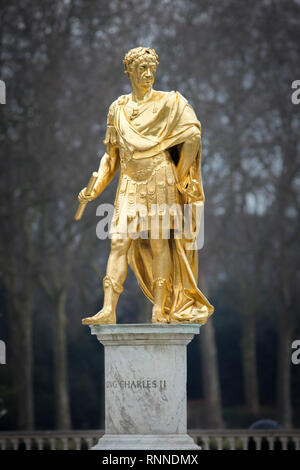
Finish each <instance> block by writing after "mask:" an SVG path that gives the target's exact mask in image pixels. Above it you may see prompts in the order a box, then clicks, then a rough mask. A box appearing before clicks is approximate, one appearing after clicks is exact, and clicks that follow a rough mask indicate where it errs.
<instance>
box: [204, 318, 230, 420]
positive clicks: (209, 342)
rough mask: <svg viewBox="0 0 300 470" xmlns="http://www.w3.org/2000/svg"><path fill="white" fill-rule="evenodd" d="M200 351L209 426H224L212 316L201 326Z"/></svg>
mask: <svg viewBox="0 0 300 470" xmlns="http://www.w3.org/2000/svg"><path fill="white" fill-rule="evenodd" d="M199 341H200V351H201V362H202V371H203V372H202V376H203V388H204V398H205V403H207V406H208V410H207V419H208V425H209V427H211V428H213V429H219V428H222V427H223V426H224V424H223V419H222V403H221V392H220V383H219V374H218V357H217V348H216V341H215V332H214V324H213V320H212V318H210V319H209V320H208V322H207V323H206V325H204V326H202V327H201V328H200V336H199Z"/></svg>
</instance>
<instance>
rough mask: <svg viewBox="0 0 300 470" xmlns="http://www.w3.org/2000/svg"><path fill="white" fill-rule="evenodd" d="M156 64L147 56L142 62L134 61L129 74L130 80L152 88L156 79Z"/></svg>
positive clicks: (137, 84) (141, 86)
mask: <svg viewBox="0 0 300 470" xmlns="http://www.w3.org/2000/svg"><path fill="white" fill-rule="evenodd" d="M155 72H156V64H155V62H154V61H152V60H151V59H147V58H146V57H145V59H144V60H141V61H140V62H134V63H133V65H132V69H131V72H130V74H129V77H130V80H131V81H132V83H134V84H135V85H136V86H138V87H139V88H144V89H145V88H146V89H147V88H151V87H152V85H153V83H154V80H155Z"/></svg>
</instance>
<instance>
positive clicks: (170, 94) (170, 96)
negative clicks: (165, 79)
mask: <svg viewBox="0 0 300 470" xmlns="http://www.w3.org/2000/svg"><path fill="white" fill-rule="evenodd" d="M154 93H155V95H156V98H157V99H158V100H165V101H166V102H169V103H174V102H176V101H182V102H184V103H187V99H186V98H185V97H184V96H182V94H181V93H179V91H176V90H172V91H155V92H154Z"/></svg>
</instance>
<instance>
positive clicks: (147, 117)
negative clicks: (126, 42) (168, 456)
mask: <svg viewBox="0 0 300 470" xmlns="http://www.w3.org/2000/svg"><path fill="white" fill-rule="evenodd" d="M123 62H124V66H125V73H126V74H127V75H128V77H129V79H130V82H131V85H132V92H131V93H130V94H128V95H123V96H121V97H119V98H118V99H117V100H116V101H114V102H113V103H112V105H111V106H110V108H109V112H108V117H107V132H106V136H105V140H104V143H105V146H106V152H105V154H104V155H103V157H102V159H101V161H100V166H99V170H98V178H97V181H96V184H95V186H94V189H93V191H92V192H91V194H89V195H88V192H87V188H84V189H83V190H82V191H81V192H80V193H79V196H78V199H79V201H80V203H86V202H88V201H91V200H93V199H96V198H97V197H98V196H99V195H100V194H101V192H102V191H103V190H104V189H105V188H106V186H107V185H108V184H109V183H110V181H111V180H112V179H113V177H114V176H115V174H116V172H117V170H118V168H119V166H120V179H119V184H118V189H117V193H116V198H115V203H114V214H113V218H112V221H111V226H110V237H111V251H110V255H109V259H108V263H107V269H106V276H105V277H104V279H103V287H104V304H103V308H102V309H101V310H100V311H99V312H98V313H97V314H96V315H94V316H92V317H88V318H84V319H83V320H82V323H83V324H88V325H96V324H115V323H116V307H117V302H118V299H119V296H120V294H121V292H122V291H123V283H124V281H125V279H126V275H127V267H128V264H129V265H130V267H131V268H132V270H133V271H134V273H135V276H136V278H137V281H138V283H139V286H140V288H141V289H142V291H143V293H144V294H145V295H146V296H147V297H148V299H149V300H150V301H151V302H152V303H153V309H152V322H153V323H181V322H189V323H201V324H204V323H205V322H206V320H207V318H208V317H209V316H210V315H211V314H212V313H213V310H214V308H213V306H212V305H211V304H210V303H209V301H208V300H207V299H206V297H205V296H204V295H203V294H202V292H201V291H200V290H199V289H198V287H197V281H198V254H197V251H196V250H191V249H190V248H188V246H190V243H191V240H192V241H193V235H189V236H186V235H185V233H182V231H181V232H180V230H178V228H179V229H180V224H181V225H182V224H183V219H182V213H184V210H183V208H184V205H187V204H191V205H192V206H195V207H196V206H198V207H201V206H203V204H204V194H203V188H202V180H201V125H200V122H199V121H198V119H197V117H196V115H195V113H194V111H193V109H192V107H191V106H190V105H189V104H188V102H187V100H186V99H185V98H184V97H183V96H182V95H181V94H180V93H179V92H176V91H171V92H164V91H156V90H154V89H153V88H152V86H153V83H154V79H155V73H156V69H157V67H158V56H157V54H156V52H155V51H154V49H150V48H144V47H137V48H135V49H131V50H130V51H129V52H128V53H127V54H126V55H125V59H124V61H123ZM165 208H167V209H168V208H169V209H170V208H171V209H170V210H169V211H168V216H169V229H170V230H169V232H168V234H169V236H168V237H166V236H165V235H164V233H165V232H164V226H163V223H162V220H163V216H164V215H165ZM181 209H182V212H181ZM180 212H181V214H180ZM155 217H156V218H155ZM150 219H151V220H150ZM153 220H155V221H156V224H153ZM154 232H155V233H154ZM179 232H180V236H179V235H178V233H179Z"/></svg>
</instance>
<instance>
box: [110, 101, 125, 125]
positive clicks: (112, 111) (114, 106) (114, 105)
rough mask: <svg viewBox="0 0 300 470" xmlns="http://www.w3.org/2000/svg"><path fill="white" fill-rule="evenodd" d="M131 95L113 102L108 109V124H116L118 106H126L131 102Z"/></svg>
mask: <svg viewBox="0 0 300 470" xmlns="http://www.w3.org/2000/svg"><path fill="white" fill-rule="evenodd" d="M129 96H130V95H121V96H119V98H117V99H116V100H115V101H113V102H112V104H111V105H110V107H109V109H108V115H107V122H108V123H109V124H112V123H113V122H114V117H115V112H116V109H117V107H118V106H122V105H124V104H126V103H127V102H128V100H129Z"/></svg>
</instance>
